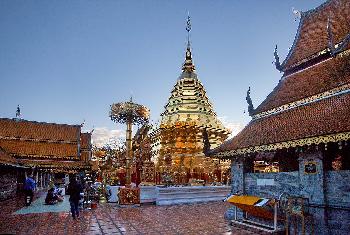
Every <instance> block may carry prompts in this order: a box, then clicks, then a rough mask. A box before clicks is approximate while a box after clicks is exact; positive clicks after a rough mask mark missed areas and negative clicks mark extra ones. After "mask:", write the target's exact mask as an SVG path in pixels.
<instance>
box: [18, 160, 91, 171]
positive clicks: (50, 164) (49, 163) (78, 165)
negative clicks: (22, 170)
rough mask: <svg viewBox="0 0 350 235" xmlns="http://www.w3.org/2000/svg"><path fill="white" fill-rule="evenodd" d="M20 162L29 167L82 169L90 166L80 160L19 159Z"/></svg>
mask: <svg viewBox="0 0 350 235" xmlns="http://www.w3.org/2000/svg"><path fill="white" fill-rule="evenodd" d="M19 162H20V163H21V164H23V165H24V166H29V167H41V168H61V169H83V168H87V167H90V165H89V163H86V162H82V161H57V160H56V161H55V160H29V159H23V160H19Z"/></svg>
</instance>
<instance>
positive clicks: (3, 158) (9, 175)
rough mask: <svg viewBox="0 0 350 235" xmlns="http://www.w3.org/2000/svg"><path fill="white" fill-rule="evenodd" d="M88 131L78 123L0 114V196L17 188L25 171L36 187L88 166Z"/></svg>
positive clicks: (89, 138) (17, 189)
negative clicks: (8, 116) (33, 179)
mask: <svg viewBox="0 0 350 235" xmlns="http://www.w3.org/2000/svg"><path fill="white" fill-rule="evenodd" d="M90 159H91V133H82V132H81V125H66V124H56V123H46V122H35V121H27V120H23V119H21V118H14V119H8V118H0V169H1V171H0V192H1V196H0V199H6V198H8V197H11V196H12V195H13V194H14V193H16V191H20V190H21V188H22V186H23V185H22V184H23V182H24V179H25V176H26V174H27V173H30V172H32V173H34V178H35V180H36V182H37V186H38V187H39V188H43V187H45V186H47V185H48V184H49V181H50V180H52V181H53V180H54V177H55V176H56V177H58V178H61V179H62V178H64V175H65V174H69V173H78V172H83V171H85V170H89V169H90V163H89V162H90Z"/></svg>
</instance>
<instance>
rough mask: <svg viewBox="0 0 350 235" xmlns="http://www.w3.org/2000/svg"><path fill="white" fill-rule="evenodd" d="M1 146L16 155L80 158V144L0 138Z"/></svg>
mask: <svg viewBox="0 0 350 235" xmlns="http://www.w3.org/2000/svg"><path fill="white" fill-rule="evenodd" d="M0 146H1V148H3V149H4V150H5V151H6V152H7V153H9V154H13V155H15V156H21V157H23V156H24V157H25V156H31V155H34V156H38V157H41V156H42V157H47V156H50V157H52V158H71V157H74V158H78V144H77V143H75V144H68V143H48V142H35V141H21V140H7V139H0Z"/></svg>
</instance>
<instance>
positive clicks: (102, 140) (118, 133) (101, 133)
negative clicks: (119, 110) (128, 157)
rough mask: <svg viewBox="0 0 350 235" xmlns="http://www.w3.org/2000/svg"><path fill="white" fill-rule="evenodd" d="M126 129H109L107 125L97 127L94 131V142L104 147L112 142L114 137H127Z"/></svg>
mask: <svg viewBox="0 0 350 235" xmlns="http://www.w3.org/2000/svg"><path fill="white" fill-rule="evenodd" d="M124 135H125V131H122V130H118V129H115V130H109V129H107V128H106V127H97V128H95V129H94V132H93V133H92V143H93V144H94V145H96V146H97V147H102V146H103V145H105V144H108V143H110V142H111V141H112V140H113V139H119V138H125V136H124Z"/></svg>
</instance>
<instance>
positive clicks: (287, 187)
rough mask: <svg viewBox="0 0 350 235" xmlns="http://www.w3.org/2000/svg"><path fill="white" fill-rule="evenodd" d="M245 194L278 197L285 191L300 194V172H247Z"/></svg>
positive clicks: (290, 193)
mask: <svg viewBox="0 0 350 235" xmlns="http://www.w3.org/2000/svg"><path fill="white" fill-rule="evenodd" d="M244 183H245V187H244V188H245V194H248V195H254V196H259V197H268V198H271V197H274V198H278V196H279V195H280V194H282V193H283V192H285V193H288V194H289V195H300V190H299V172H298V171H293V172H279V173H246V174H245V180H244Z"/></svg>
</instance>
